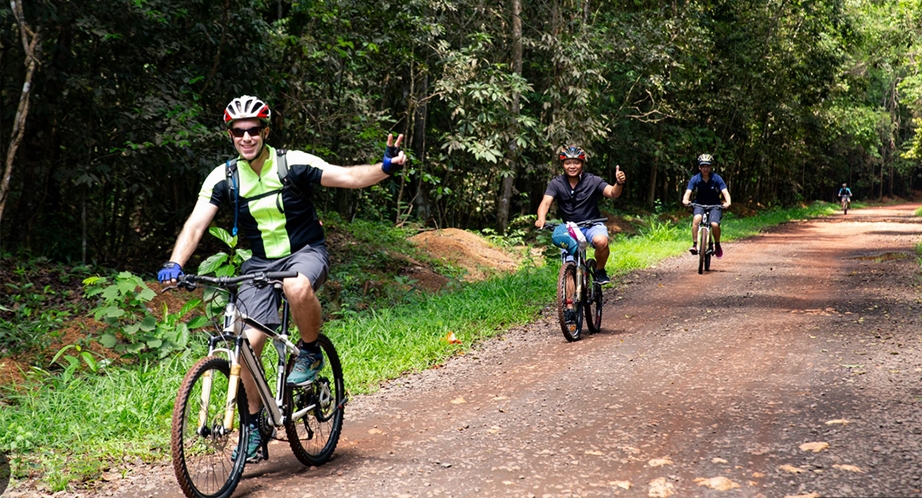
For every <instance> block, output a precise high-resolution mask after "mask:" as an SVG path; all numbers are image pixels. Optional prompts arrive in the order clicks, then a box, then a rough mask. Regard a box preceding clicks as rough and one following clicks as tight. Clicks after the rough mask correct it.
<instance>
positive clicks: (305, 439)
mask: <svg viewBox="0 0 922 498" xmlns="http://www.w3.org/2000/svg"><path fill="white" fill-rule="evenodd" d="M317 344H318V345H319V346H320V350H321V351H322V352H323V370H321V371H320V373H319V374H317V379H316V380H315V381H314V382H312V383H310V384H308V385H306V386H289V385H286V386H285V405H286V406H287V407H288V410H289V413H288V417H286V418H287V422H286V423H285V434H286V435H287V436H288V444H289V446H291V451H292V452H293V453H294V454H295V457H297V459H298V461H300V462H301V463H302V464H304V465H322V464H324V463H326V461H327V460H329V459H330V457H332V456H333V450H335V449H336V444H337V443H338V442H339V435H340V433H341V432H342V429H343V409H344V408H345V404H346V388H345V382H344V380H343V369H342V365H341V364H340V363H339V355H337V354H336V349H335V348H334V347H333V341H331V340H330V339H329V338H328V337H326V336H325V335H323V334H321V335H320V336H319V337H318V338H317ZM296 359H297V358H296V357H295V356H292V357H291V358H289V360H288V372H291V369H292V368H293V367H294V362H295V360H296Z"/></svg>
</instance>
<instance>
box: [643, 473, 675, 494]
mask: <svg viewBox="0 0 922 498" xmlns="http://www.w3.org/2000/svg"><path fill="white" fill-rule="evenodd" d="M674 494H675V486H673V485H672V483H671V482H668V481H666V478H665V477H657V478H656V479H653V480H652V481H650V489H649V490H648V491H647V496H649V497H650V498H668V497H670V496H672V495H674Z"/></svg>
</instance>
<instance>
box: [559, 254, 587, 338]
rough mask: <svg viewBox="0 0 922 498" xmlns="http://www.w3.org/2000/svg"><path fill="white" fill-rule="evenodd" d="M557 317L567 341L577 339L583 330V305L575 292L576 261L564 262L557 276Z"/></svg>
mask: <svg viewBox="0 0 922 498" xmlns="http://www.w3.org/2000/svg"><path fill="white" fill-rule="evenodd" d="M557 319H558V321H559V322H560V329H561V330H562V331H563V336H564V337H566V339H567V341H570V342H573V341H578V340H579V336H580V333H581V332H582V330H583V306H582V303H581V301H580V298H579V296H578V295H577V294H576V263H573V262H568V263H564V264H563V266H561V267H560V274H559V275H558V277H557Z"/></svg>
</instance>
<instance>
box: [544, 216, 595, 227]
mask: <svg viewBox="0 0 922 498" xmlns="http://www.w3.org/2000/svg"><path fill="white" fill-rule="evenodd" d="M606 221H608V218H596V219H594V220H583V221H576V222H574V223H576V226H579V227H588V226H591V225H595V224H596V223H605V222H606ZM564 223H565V222H563V221H548V222H547V223H545V224H544V227H542V229H543V230H553V229H555V228H557V227H558V226H560V225H562V224H564Z"/></svg>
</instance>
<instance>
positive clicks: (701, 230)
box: [698, 220, 710, 275]
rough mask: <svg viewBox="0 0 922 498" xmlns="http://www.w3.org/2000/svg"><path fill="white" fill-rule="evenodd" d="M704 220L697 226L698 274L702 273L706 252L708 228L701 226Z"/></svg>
mask: <svg viewBox="0 0 922 498" xmlns="http://www.w3.org/2000/svg"><path fill="white" fill-rule="evenodd" d="M706 221H707V220H704V221H702V222H701V224H702V226H700V227H698V275H701V274H702V273H704V260H705V259H706V258H707V252H708V239H709V238H710V237H709V236H708V235H709V230H708V229H707V228H705V227H704V226H703V225H704V223H705V222H706Z"/></svg>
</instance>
